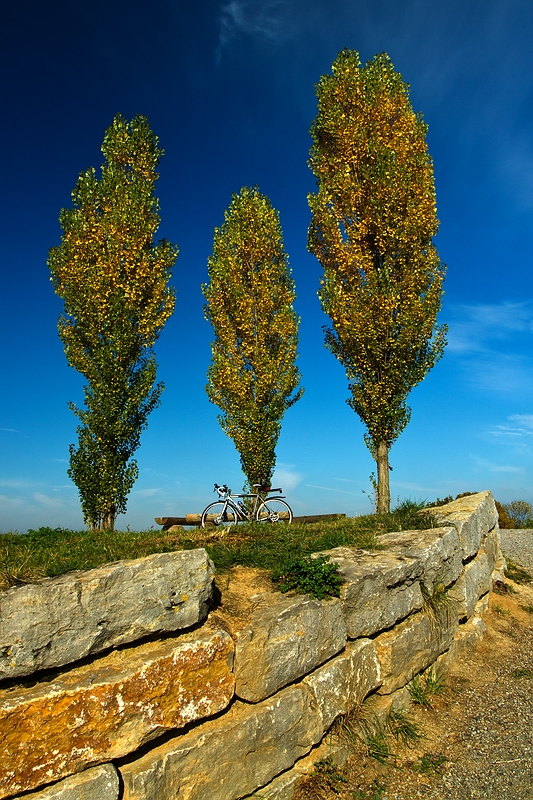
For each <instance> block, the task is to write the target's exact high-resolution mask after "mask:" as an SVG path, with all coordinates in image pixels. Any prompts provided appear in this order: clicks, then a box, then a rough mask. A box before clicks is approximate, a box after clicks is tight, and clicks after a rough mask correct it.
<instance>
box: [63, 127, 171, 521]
mask: <svg viewBox="0 0 533 800" xmlns="http://www.w3.org/2000/svg"><path fill="white" fill-rule="evenodd" d="M102 152H103V154H104V157H105V159H106V163H105V164H104V165H103V166H102V174H101V178H98V177H97V176H96V171H95V170H94V169H92V168H91V169H89V170H87V171H86V172H83V173H82V174H81V175H80V177H79V179H78V182H77V184H76V187H75V189H74V191H73V192H72V200H73V207H72V208H64V209H63V210H62V211H61V214H60V223H61V227H62V229H63V235H62V240H61V244H60V245H59V246H58V247H53V248H52V249H51V250H50V253H49V257H48V266H49V268H50V272H51V280H52V282H53V286H54V290H55V292H56V294H58V295H59V297H61V298H62V299H63V301H64V308H65V313H64V315H63V316H61V317H60V319H59V323H58V329H59V336H60V338H61V341H62V342H63V346H64V350H65V355H66V357H67V360H68V363H69V364H70V366H72V367H74V369H76V370H78V372H80V373H81V374H82V375H83V376H84V377H85V378H86V380H87V385H86V386H85V388H84V395H85V404H84V408H78V407H77V406H76V405H75V404H74V403H70V404H69V405H70V408H71V409H72V411H73V412H74V414H75V415H76V417H77V418H78V420H79V421H80V425H79V427H78V430H77V432H78V446H77V447H76V446H75V445H71V448H70V469H69V475H70V477H71V478H72V480H73V481H74V483H75V484H76V486H77V487H78V490H79V494H80V500H81V505H82V510H83V515H84V518H85V521H86V523H87V525H88V526H89V527H91V528H94V529H96V530H100V529H102V528H113V526H114V522H115V518H116V516H117V514H122V513H124V512H125V511H126V502H127V497H128V494H129V492H130V490H131V488H132V486H133V484H134V482H135V480H136V478H137V474H138V469H137V464H136V462H135V460H133V458H132V456H133V453H134V452H135V450H136V449H137V447H138V446H139V442H140V435H141V432H142V431H143V430H144V428H145V427H146V425H147V419H148V416H149V414H150V413H151V412H152V411H153V409H154V408H156V406H157V405H158V404H159V402H160V395H161V392H162V390H163V384H162V383H158V384H156V383H155V379H156V362H155V356H154V353H153V349H152V348H153V345H154V343H155V341H156V339H157V338H158V336H159V335H160V333H161V331H162V329H163V326H164V324H165V322H166V321H167V320H168V318H169V317H170V315H171V314H172V311H173V309H174V293H173V290H172V289H171V288H170V287H169V286H168V281H169V279H170V277H171V269H172V267H173V265H174V262H175V261H176V258H177V252H178V251H177V248H176V247H174V246H173V245H171V244H170V243H169V242H167V241H165V240H163V241H161V242H159V244H154V242H153V237H154V234H155V232H156V230H157V228H158V226H159V222H160V218H159V204H158V201H157V199H156V197H155V196H154V185H155V181H156V180H157V178H158V174H157V172H156V167H157V164H158V163H159V160H160V158H161V156H162V155H163V151H162V150H161V149H160V147H159V143H158V139H157V137H156V136H155V135H154V134H153V133H152V131H151V130H150V126H149V124H148V120H147V119H146V118H145V117H141V116H138V117H135V118H134V119H133V120H132V121H131V122H129V123H128V122H127V121H126V120H125V119H123V118H122V117H121V116H120V115H117V116H116V117H115V119H114V120H113V124H112V125H111V126H110V127H109V128H108V130H107V131H106V133H105V137H104V142H103V145H102Z"/></svg>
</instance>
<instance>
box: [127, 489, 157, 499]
mask: <svg viewBox="0 0 533 800" xmlns="http://www.w3.org/2000/svg"><path fill="white" fill-rule="evenodd" d="M162 491H163V490H162V489H159V488H152V489H137V490H135V491H134V492H132V494H135V495H137V497H154V495H156V494H160V493H161V492H162Z"/></svg>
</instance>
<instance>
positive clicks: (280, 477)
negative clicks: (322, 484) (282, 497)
mask: <svg viewBox="0 0 533 800" xmlns="http://www.w3.org/2000/svg"><path fill="white" fill-rule="evenodd" d="M301 480H302V476H301V474H300V473H299V472H296V470H295V469H294V467H293V465H292V464H280V465H279V467H276V469H275V471H274V476H273V478H272V484H273V485H274V486H278V485H279V486H281V488H282V489H283V491H284V492H292V491H294V489H296V487H297V486H298V484H299V483H300V482H301Z"/></svg>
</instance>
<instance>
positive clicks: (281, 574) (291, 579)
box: [272, 556, 342, 600]
mask: <svg viewBox="0 0 533 800" xmlns="http://www.w3.org/2000/svg"><path fill="white" fill-rule="evenodd" d="M272 580H273V581H274V583H277V584H278V588H279V590H280V591H281V592H288V591H290V590H291V589H294V590H296V591H297V592H299V593H300V594H310V595H312V596H313V597H316V598H317V599H318V600H323V599H324V598H325V597H339V595H340V587H341V586H342V577H341V575H340V574H339V566H338V564H335V563H333V562H331V561H330V560H329V556H317V557H316V558H311V557H306V558H298V559H296V560H294V561H292V562H289V564H288V566H287V567H286V568H285V569H283V568H282V569H281V570H280V571H276V572H274V573H273V575H272Z"/></svg>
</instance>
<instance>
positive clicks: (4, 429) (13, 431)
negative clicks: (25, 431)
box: [0, 428, 20, 433]
mask: <svg viewBox="0 0 533 800" xmlns="http://www.w3.org/2000/svg"><path fill="white" fill-rule="evenodd" d="M0 431H5V432H6V433H20V431H17V430H15V428H0Z"/></svg>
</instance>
